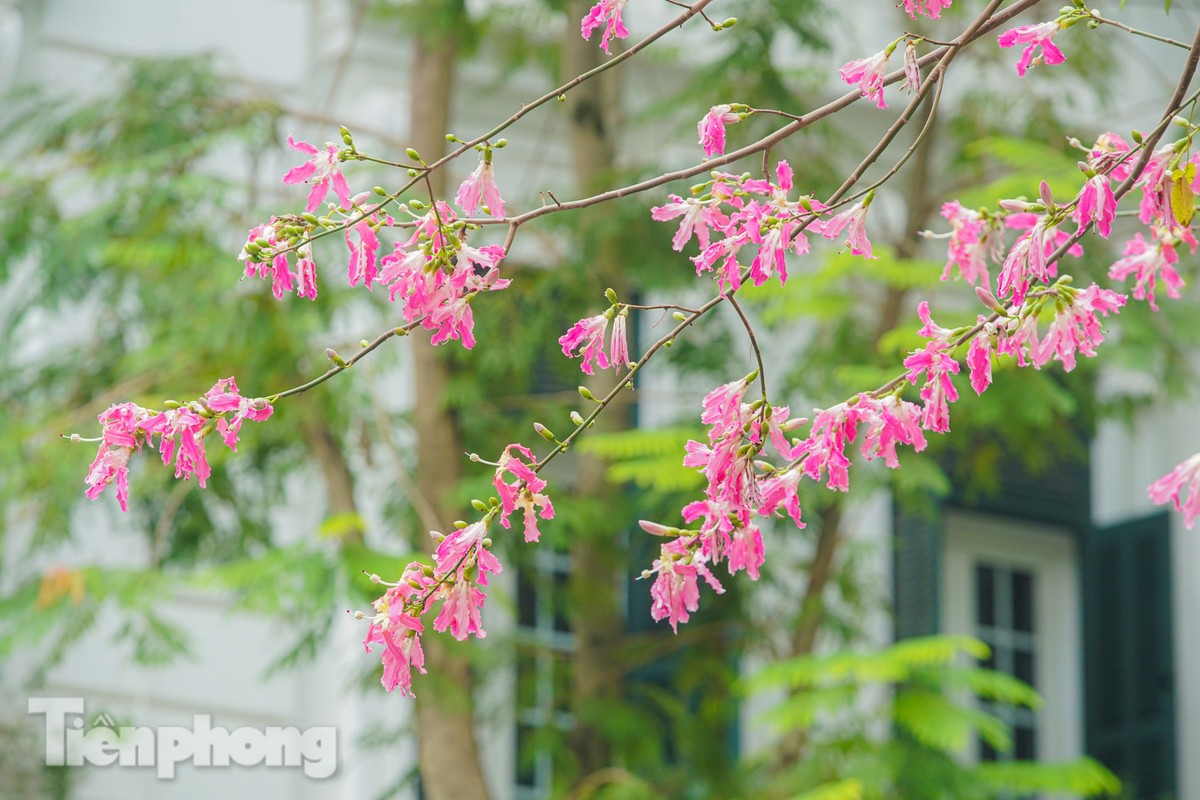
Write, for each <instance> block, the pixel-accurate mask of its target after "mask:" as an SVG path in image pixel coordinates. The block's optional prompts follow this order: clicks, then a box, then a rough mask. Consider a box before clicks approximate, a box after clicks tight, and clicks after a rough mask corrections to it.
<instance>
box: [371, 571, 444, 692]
mask: <svg viewBox="0 0 1200 800" xmlns="http://www.w3.org/2000/svg"><path fill="white" fill-rule="evenodd" d="M371 578H372V581H373V582H375V583H381V584H383V581H381V580H379V578H378V576H374V575H373V576H371ZM384 585H386V586H388V587H389V588H388V589H387V591H385V592H384V594H383V596H382V597H380V598H379V599H377V600H375V602H373V603H372V604H371V607H372V608H373V609H374V611H375V614H374V616H373V617H370V620H371V624H370V626H368V628H367V635H366V638H364V639H363V647H364V648H365V649H366V651H367V652H368V653H370V652H371V645H372V644H382V645H383V653H382V656H381V658H382V661H383V678H382V683H383V688H384V689H386V690H387V691H389V692H390V691H393V690H395V689H397V688H399V689H400V694H402V695H404V696H407V697H412V696H413V692H412V670H413V668H414V667H415V668H416V669H417V671H419V672H421V673H422V674H424V672H425V653H424V651H423V650H422V649H421V639H420V634H421V633H423V632H424V630H425V626H424V625H423V624H422V623H421V619H420V616H421V614H422V613H424V611H425V600H424V598H425V596H426V595H427V594H428V593H429V592H431V591H432V590H433V589H434V588H435V581H434V580H433V578H432V576H431V575H429V574H428V573H427V568H426V567H425V566H424V565H423V564H421V563H420V562H419V561H412V562H410V563H409V564H408V566H406V567H405V568H404V573H403V574H402V575H401V576H400V580H399V581H397V582H396V583H394V584H384ZM413 612H415V613H413ZM355 616H357V617H358V618H360V619H361V618H363V615H362V614H356V615H355Z"/></svg>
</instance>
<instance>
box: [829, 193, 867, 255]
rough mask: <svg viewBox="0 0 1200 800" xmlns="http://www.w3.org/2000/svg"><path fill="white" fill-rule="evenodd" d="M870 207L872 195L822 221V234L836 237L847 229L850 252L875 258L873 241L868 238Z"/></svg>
mask: <svg viewBox="0 0 1200 800" xmlns="http://www.w3.org/2000/svg"><path fill="white" fill-rule="evenodd" d="M868 208H870V196H868V197H867V199H865V200H863V202H861V203H859V204H858V205H856V206H854V207H853V208H851V209H849V210H847V211H843V212H842V213H840V214H838V215H836V216H834V217H831V218H830V219H828V220H824V221H822V222H821V235H822V236H824V237H825V238H826V239H836V238H838V236H840V235H841V233H842V229H843V228H844V229H846V244H847V245H848V246H849V247H850V252H851V253H853V254H854V255H856V256H864V257H865V258H875V257H876V256H875V255H874V254H873V253H872V252H871V241H870V239H868V238H867V228H866V222H867V209H868Z"/></svg>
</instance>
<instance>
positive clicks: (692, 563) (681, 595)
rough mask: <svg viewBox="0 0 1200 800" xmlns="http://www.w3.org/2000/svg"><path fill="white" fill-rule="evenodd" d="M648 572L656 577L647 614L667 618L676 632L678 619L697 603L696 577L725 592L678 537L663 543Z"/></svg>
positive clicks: (686, 615)
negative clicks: (701, 577) (656, 574)
mask: <svg viewBox="0 0 1200 800" xmlns="http://www.w3.org/2000/svg"><path fill="white" fill-rule="evenodd" d="M651 572H653V573H658V577H657V578H656V579H655V581H654V585H653V586H651V587H650V597H651V605H650V616H651V617H652V618H654V619H655V620H662V619H666V620H669V621H670V623H671V630H673V631H675V632H676V633H678V632H679V623H681V622H687V621H688V620H689V619H690V614H691V612H695V611H696V610H697V609H698V608H699V607H700V589H699V587H698V586H697V582H696V579H697V577H699V576H703V578H704V579H705V581H707V582H708V585H709V586H710V587H712V590H713V591H714V592H716V593H717V594H724V592H725V588H724V587H723V586H721V584H720V582H718V581H717V579H716V578H715V577H714V576H713V574H712V572H710V571H709V569H708V567H707V566H705V565H704V564H703V563H701V562H700V561H699V560H698V559H697V558H696V557H695V555H694V554H693V553H691V552H690V551H688V550H687V549H686V547H685V546H684V545H683V544H682V541H681V540H680V539H674V540H672V541H670V542H667V543H665V544H664V545H663V546H662V554H661V555H660V557H659V558H658V559H657V560H655V562H654V566H653V567H652V569H651Z"/></svg>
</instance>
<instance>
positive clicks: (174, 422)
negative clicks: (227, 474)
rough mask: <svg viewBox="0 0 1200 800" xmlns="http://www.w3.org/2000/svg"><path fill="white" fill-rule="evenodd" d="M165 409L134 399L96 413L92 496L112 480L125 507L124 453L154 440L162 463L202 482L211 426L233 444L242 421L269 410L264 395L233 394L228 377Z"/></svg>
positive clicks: (90, 482)
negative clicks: (97, 426)
mask: <svg viewBox="0 0 1200 800" xmlns="http://www.w3.org/2000/svg"><path fill="white" fill-rule="evenodd" d="M173 405H174V407H173V408H168V409H167V410H165V411H152V410H149V409H146V408H142V407H141V406H139V405H137V404H135V403H119V404H116V405H112V406H109V407H108V408H107V409H105V410H104V411H103V412H101V414H100V415H99V416H98V417H97V419H98V420H99V422H100V427H101V431H102V432H101V435H100V448H99V450H98V451H97V453H96V458H95V460H94V461H93V462H92V466H91V468H90V469H89V470H88V476H87V479H86V481H85V482H86V483H87V486H88V489H87V492H86V495H87V497H88V499H89V500H95V499H96V498H97V497H99V496H100V495H101V493H103V492H104V490H105V489H106V488H108V486H109V485H110V484H113V483H115V484H116V486H117V502H118V503H119V504H120V506H121V510H122V511H128V510H129V457H130V456H131V455H133V453H134V451H135V450H141V448H142V445H143V444H149V445H150V446H153V445H154V437H156V436H157V437H158V451H159V454H160V455H161V456H162V462H163V464H168V465H169V464H171V463H172V462H174V464H175V477H176V478H184V479H187V478H189V477H193V476H194V477H195V478H196V482H197V483H198V484H199V485H200V486H201V487H204V485H205V484H206V482H207V481H208V477H209V475H210V474H211V469H210V468H209V465H208V456H207V453H206V452H205V449H204V439H205V438H206V437H207V436H208V435H209V434H210V433H211V432H212V431H214V430H215V431H216V432H217V433H218V434H219V435H220V436H221V439H222V440H223V441H224V442H225V444H226V445H227V446H228V447H229V448H230V449H231V450H236V449H237V441H238V434H239V433H240V432H241V429H242V422H244V421H245V420H250V421H252V422H261V421H263V420H265V419H267V418H268V417H270V416H271V414H272V413H273V412H274V410H275V409H274V407H273V406H272V405H271V404H270V403H269V402H268V401H267V400H265V399H263V398H261V397H259V398H253V399H251V398H247V397H242V396H241V395H240V394H238V388H237V383H236V382H235V381H234V379H233V378H232V377H230V378H223V379H221V380H219V381H217V382H216V383H215V384H214V385H213V387H212V388H211V389H209V390H208V391H207V392H205V393H204V395H203V396H201V397H200V399H198V400H195V401H193V402H191V403H187V404H178V403H175V404H173Z"/></svg>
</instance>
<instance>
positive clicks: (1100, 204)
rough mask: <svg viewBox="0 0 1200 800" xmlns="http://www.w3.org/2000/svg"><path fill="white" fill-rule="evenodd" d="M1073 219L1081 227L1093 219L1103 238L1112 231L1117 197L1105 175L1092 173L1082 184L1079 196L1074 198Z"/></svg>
mask: <svg viewBox="0 0 1200 800" xmlns="http://www.w3.org/2000/svg"><path fill="white" fill-rule="evenodd" d="M1075 200H1076V203H1077V205H1076V206H1075V214H1074V217H1075V221H1076V222H1077V223H1079V226H1080V227H1081V228H1082V227H1083V226H1084V225H1086V224H1087V223H1089V222H1092V221H1095V223H1096V230H1097V231H1099V232H1100V235H1101V236H1103V237H1104V238H1105V239H1107V238H1108V234H1109V232H1110V231H1112V224H1113V220H1114V219H1116V217H1117V198H1116V196H1115V195H1114V194H1113V190H1112V186H1111V184H1110V183H1109V180H1108V176H1107V175H1094V176H1092V177H1091V178H1088V181H1087V183H1085V184H1084V185H1083V189H1082V190H1080V192H1079V196H1078V197H1077V198H1076V199H1075Z"/></svg>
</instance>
